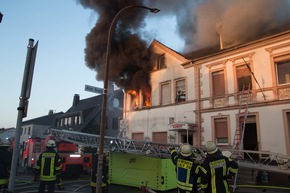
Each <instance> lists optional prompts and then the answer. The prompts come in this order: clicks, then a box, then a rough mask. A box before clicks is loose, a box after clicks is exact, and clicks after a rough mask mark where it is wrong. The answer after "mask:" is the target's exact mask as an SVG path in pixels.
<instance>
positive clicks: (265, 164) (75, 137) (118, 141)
mask: <svg viewBox="0 0 290 193" xmlns="http://www.w3.org/2000/svg"><path fill="white" fill-rule="evenodd" d="M50 134H51V135H53V136H55V137H56V139H61V140H65V141H69V142H72V143H76V144H78V145H82V146H86V147H98V146H99V143H100V136H99V135H96V134H89V133H83V132H76V131H70V130H59V129H54V128H51V129H50ZM170 147H175V148H176V150H177V151H180V145H178V144H170V143H166V144H164V143H156V142H151V141H139V140H132V139H126V138H118V137H110V136H105V137H104V149H106V150H107V151H119V152H124V153H133V154H140V155H146V156H150V157H156V158H169V157H170V150H169V148H170ZM219 149H220V150H221V151H222V152H225V153H226V152H230V153H234V154H241V155H244V156H241V157H240V158H239V165H240V166H241V167H245V168H251V169H258V170H265V171H269V172H276V173H283V174H287V175H290V156H287V155H283V154H279V153H273V152H269V151H251V150H239V149H234V150H232V149H226V148H219ZM194 150H196V151H197V152H199V155H200V156H201V157H205V155H206V153H205V151H204V150H205V147H203V146H201V147H195V146H194V147H193V151H194ZM256 157H260V158H261V159H260V160H256V159H255V158H256Z"/></svg>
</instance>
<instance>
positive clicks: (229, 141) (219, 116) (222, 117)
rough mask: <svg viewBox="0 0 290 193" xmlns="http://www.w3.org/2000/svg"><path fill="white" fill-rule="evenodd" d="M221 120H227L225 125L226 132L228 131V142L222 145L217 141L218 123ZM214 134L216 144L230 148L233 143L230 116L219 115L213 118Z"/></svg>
mask: <svg viewBox="0 0 290 193" xmlns="http://www.w3.org/2000/svg"><path fill="white" fill-rule="evenodd" d="M221 120H225V122H226V123H225V124H226V126H227V128H226V131H227V142H226V143H220V142H218V140H217V132H216V129H217V128H216V122H217V121H221ZM212 126H213V127H212V134H213V141H215V142H216V144H217V145H222V146H228V145H230V143H231V132H230V131H231V130H230V117H229V115H227V116H224V115H218V116H215V117H212Z"/></svg>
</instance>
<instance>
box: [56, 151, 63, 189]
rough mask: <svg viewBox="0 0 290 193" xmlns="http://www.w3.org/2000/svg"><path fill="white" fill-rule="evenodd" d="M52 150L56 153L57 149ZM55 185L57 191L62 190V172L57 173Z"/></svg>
mask: <svg viewBox="0 0 290 193" xmlns="http://www.w3.org/2000/svg"><path fill="white" fill-rule="evenodd" d="M54 150H55V151H56V152H57V147H55V148H54ZM61 166H62V165H61ZM56 185H57V189H58V190H64V189H65V188H64V187H63V183H62V171H61V170H60V171H59V173H58V174H57V176H56Z"/></svg>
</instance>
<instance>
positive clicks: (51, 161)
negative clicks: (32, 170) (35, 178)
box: [36, 148, 62, 181]
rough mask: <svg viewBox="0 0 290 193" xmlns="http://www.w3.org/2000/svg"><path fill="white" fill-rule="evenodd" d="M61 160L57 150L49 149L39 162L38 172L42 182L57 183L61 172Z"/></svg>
mask: <svg viewBox="0 0 290 193" xmlns="http://www.w3.org/2000/svg"><path fill="white" fill-rule="evenodd" d="M61 162H62V160H61V158H60V156H59V155H58V153H56V151H55V150H53V149H51V148H48V149H47V150H46V151H44V152H42V153H41V154H40V156H39V158H38V160H37V166H36V170H37V172H38V173H39V180H41V181H55V180H56V178H57V175H59V174H60V171H61Z"/></svg>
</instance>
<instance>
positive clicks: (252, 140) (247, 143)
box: [243, 115, 259, 151]
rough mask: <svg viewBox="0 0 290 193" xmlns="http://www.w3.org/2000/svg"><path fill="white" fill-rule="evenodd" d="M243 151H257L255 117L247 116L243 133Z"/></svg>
mask: <svg viewBox="0 0 290 193" xmlns="http://www.w3.org/2000/svg"><path fill="white" fill-rule="evenodd" d="M243 144H244V150H253V151H259V146H258V145H259V144H258V135H257V124H256V116H255V115H253V116H248V117H247V122H246V126H245V132H244V140H243Z"/></svg>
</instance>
